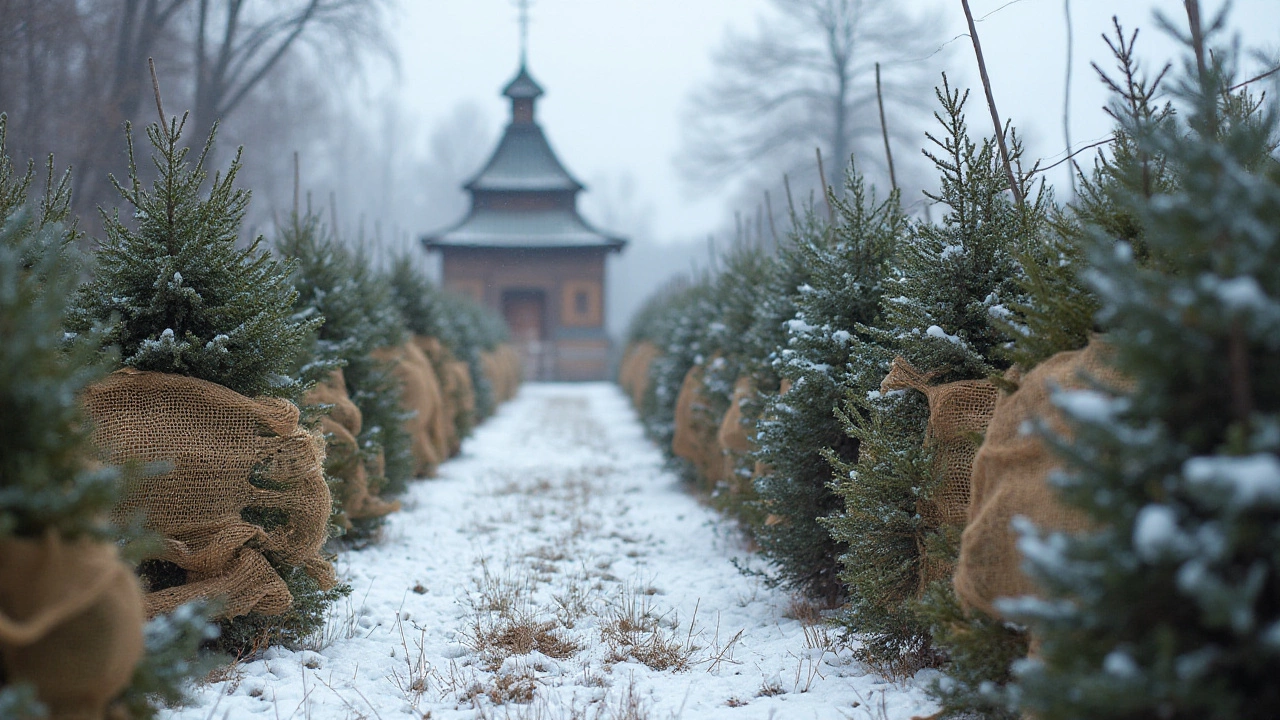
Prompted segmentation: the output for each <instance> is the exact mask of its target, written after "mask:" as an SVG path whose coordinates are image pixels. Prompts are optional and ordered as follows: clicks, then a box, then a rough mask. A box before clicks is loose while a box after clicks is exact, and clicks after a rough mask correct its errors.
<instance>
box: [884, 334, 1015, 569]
mask: <svg viewBox="0 0 1280 720" xmlns="http://www.w3.org/2000/svg"><path fill="white" fill-rule="evenodd" d="M932 378H933V376H932V375H931V374H928V373H924V372H921V371H920V370H918V369H916V368H915V366H913V365H912V364H911V363H910V362H908V361H907V359H906V358H903V357H900V356H899V357H896V358H894V359H893V364H892V365H891V366H890V367H889V374H888V375H886V376H885V378H884V380H883V381H882V382H881V383H880V392H891V391H893V390H916V391H918V392H920V393H923V394H924V396H925V398H926V399H927V400H928V402H929V423H928V425H927V426H926V427H925V434H924V443H925V446H926V447H929V448H932V449H933V451H934V458H935V460H934V462H935V464H934V478H935V482H936V485H935V489H934V491H933V492H932V493H931V494H930V497H929V498H928V499H922V500H920V501H919V502H917V504H916V511H917V512H918V513H919V514H920V517H921V518H922V519H923V520H924V529H925V530H926V531H927V530H933V529H937V528H942V527H946V526H952V527H964V525H965V521H966V520H967V519H968V513H969V494H970V481H969V477H970V474H971V473H972V470H973V458H974V456H975V455H976V454H977V450H978V445H979V444H980V443H981V436H982V433H984V432H986V429H987V423H988V422H990V421H991V414H992V412H994V411H995V406H996V396H997V394H998V391H997V389H996V386H995V385H993V384H992V383H991V381H990V380H959V381H956V382H950V383H944V384H942V385H933V384H931V383H930V381H931V380H932ZM916 546H917V549H918V551H919V557H920V584H919V586H918V589H917V593H918V594H921V593H923V592H924V590H925V588H927V587H928V586H929V585H930V584H931V583H932V582H934V581H935V580H939V579H942V578H946V577H950V575H951V573H952V571H953V570H954V564H953V563H952V562H951V561H949V560H946V559H943V558H939V557H937V556H936V555H935V554H934V553H931V552H929V551H928V549H927V548H926V547H925V542H924V536H923V534H922V535H921V537H917V538H916Z"/></svg>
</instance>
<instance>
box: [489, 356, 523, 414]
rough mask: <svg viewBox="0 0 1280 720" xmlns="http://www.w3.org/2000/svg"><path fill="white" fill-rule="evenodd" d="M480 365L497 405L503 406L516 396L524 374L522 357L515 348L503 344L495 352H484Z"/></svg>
mask: <svg viewBox="0 0 1280 720" xmlns="http://www.w3.org/2000/svg"><path fill="white" fill-rule="evenodd" d="M480 364H481V367H483V368H484V375H485V379H487V380H488V381H489V387H490V388H492V390H493V402H494V404H495V405H501V404H502V403H504V402H507V401H508V400H510V399H512V398H514V397H515V396H516V391H517V390H519V389H520V379H521V375H522V372H521V367H520V355H519V354H518V353H517V352H516V350H515V348H513V347H511V346H510V345H507V344H502V345H499V346H498V347H496V348H494V349H493V350H488V351H485V352H482V353H480Z"/></svg>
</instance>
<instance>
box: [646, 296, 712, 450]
mask: <svg viewBox="0 0 1280 720" xmlns="http://www.w3.org/2000/svg"><path fill="white" fill-rule="evenodd" d="M659 302H660V304H659V308H660V309H659V311H658V313H657V317H656V318H655V321H654V325H653V330H652V332H653V337H654V338H655V340H656V344H657V345H658V348H659V349H660V350H661V351H662V354H661V355H660V356H659V357H658V358H656V359H655V360H654V361H653V366H652V367H651V368H650V370H649V377H650V378H651V380H652V382H651V383H650V387H649V390H648V392H647V393H646V397H645V403H644V408H643V412H642V413H641V415H642V418H643V420H644V425H645V429H646V431H647V432H648V434H649V437H650V438H651V439H652V440H653V441H654V442H655V443H657V445H658V446H659V447H662V448H667V449H670V447H671V441H672V438H673V437H674V436H675V416H676V400H677V398H678V397H679V395H680V387H681V385H683V384H684V377H685V375H687V374H688V373H689V370H690V369H691V368H692V367H693V366H694V365H701V364H704V363H706V362H707V361H708V360H709V359H710V357H711V346H710V344H709V343H708V342H707V329H708V326H709V325H710V324H711V322H713V320H714V318H715V317H716V308H715V304H714V294H713V292H712V285H711V279H710V276H709V275H707V274H705V273H704V274H703V275H702V276H701V277H699V278H698V279H697V280H696V281H694V282H692V283H690V284H688V285H687V286H685V287H684V288H682V289H678V291H677V292H674V293H672V294H671V295H669V296H667V297H666V298H665V299H662V300H660V301H659ZM673 462H674V460H673ZM684 470H685V472H686V475H688V472H689V471H688V468H684Z"/></svg>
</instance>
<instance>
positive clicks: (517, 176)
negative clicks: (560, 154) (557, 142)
mask: <svg viewBox="0 0 1280 720" xmlns="http://www.w3.org/2000/svg"><path fill="white" fill-rule="evenodd" d="M466 188H467V189H468V190H470V191H472V192H476V191H481V192H483V191H503V190H506V191H540V190H541V191H548V190H561V191H565V190H570V191H578V190H581V189H582V183H580V182H578V181H577V180H575V179H574V178H573V176H572V175H570V174H569V171H568V170H565V169H564V166H563V165H561V164H560V160H559V158H557V157H556V154H555V151H553V150H552V149H551V144H550V143H548V142H547V136H546V135H544V134H543V132H542V128H541V127H539V126H538V124H537V123H514V122H513V123H511V124H510V125H507V130H506V132H504V133H503V134H502V140H501V141H500V142H499V143H498V148H497V149H496V150H494V151H493V155H492V156H491V157H490V158H489V162H488V163H486V164H485V166H484V169H483V170H481V171H480V173H479V174H478V175H476V176H475V178H473V179H472V180H471V182H469V183H467V185H466Z"/></svg>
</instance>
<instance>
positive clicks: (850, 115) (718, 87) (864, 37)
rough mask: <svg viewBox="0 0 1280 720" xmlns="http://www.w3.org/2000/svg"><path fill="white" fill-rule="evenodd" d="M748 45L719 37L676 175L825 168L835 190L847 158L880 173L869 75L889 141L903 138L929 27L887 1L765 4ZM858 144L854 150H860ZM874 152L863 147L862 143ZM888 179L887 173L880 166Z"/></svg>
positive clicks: (920, 85) (702, 177) (925, 79)
mask: <svg viewBox="0 0 1280 720" xmlns="http://www.w3.org/2000/svg"><path fill="white" fill-rule="evenodd" d="M772 1H773V9H774V11H775V12H774V13H773V15H772V16H771V17H767V18H763V17H762V18H760V19H759V20H758V27H757V29H756V32H755V33H754V34H752V35H750V36H745V35H739V34H734V33H730V34H729V35H728V36H727V37H726V39H725V41H724V43H723V45H722V46H721V47H720V49H719V51H718V52H717V54H716V56H715V66H716V75H715V77H714V78H713V79H712V80H711V82H709V83H708V84H707V85H705V86H704V87H702V88H701V89H700V90H699V91H698V92H697V93H696V94H695V95H694V97H693V100H692V102H691V104H690V110H689V117H688V123H687V124H686V126H687V127H688V128H689V132H688V135H687V137H686V146H687V150H686V152H685V154H684V156H683V157H682V158H681V161H680V166H681V169H682V170H683V171H684V172H685V175H686V176H687V177H688V178H689V179H690V180H692V181H693V182H695V183H696V184H698V185H700V186H702V187H704V188H715V187H720V186H722V185H723V184H725V183H726V182H727V181H729V180H731V179H735V178H740V177H741V175H742V174H743V173H744V171H748V173H747V174H755V175H759V174H760V173H761V172H764V173H770V174H781V173H784V172H795V171H796V170H797V169H799V168H800V167H806V166H812V165H813V164H814V148H815V147H818V148H821V149H822V154H823V155H824V156H826V157H827V158H831V159H832V160H833V162H831V163H830V165H831V166H833V168H834V169H835V170H836V173H835V174H834V175H833V177H831V178H830V179H831V180H832V182H833V183H836V184H838V183H840V182H841V181H842V178H843V170H844V168H845V166H846V163H848V161H849V156H850V154H851V153H853V152H854V151H858V153H859V157H860V159H859V163H860V164H861V165H863V166H872V167H877V168H879V167H882V166H883V165H884V153H883V148H880V147H879V142H880V140H881V126H880V122H879V119H878V118H879V116H878V112H877V99H876V88H875V65H876V63H877V62H879V63H880V64H881V65H882V68H883V86H884V100H885V102H886V104H887V105H888V106H889V115H890V118H891V120H892V121H893V122H891V124H890V126H889V132H890V133H892V134H894V135H896V136H897V137H898V138H900V139H901V138H903V137H904V135H906V133H907V131H908V127H909V125H910V124H909V123H906V122H903V121H901V118H900V117H899V116H900V115H901V112H900V111H904V110H905V111H909V112H912V113H914V111H916V110H918V109H919V108H921V107H923V104H924V102H926V101H927V99H928V97H929V95H928V88H929V87H930V84H931V80H932V78H931V75H932V73H931V70H930V67H931V66H930V64H929V63H926V62H923V61H924V60H925V59H926V58H928V57H929V56H930V55H932V54H933V53H934V52H935V50H936V49H937V48H938V47H939V45H940V42H939V40H938V38H937V33H936V30H935V27H936V25H932V24H930V23H927V22H925V20H924V19H923V18H913V17H912V16H910V15H908V14H906V12H905V11H904V10H903V9H902V5H903V4H902V3H901V2H898V1H897V0H772ZM864 143H865V144H864ZM873 143H874V144H873ZM886 170H887V168H886Z"/></svg>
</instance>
